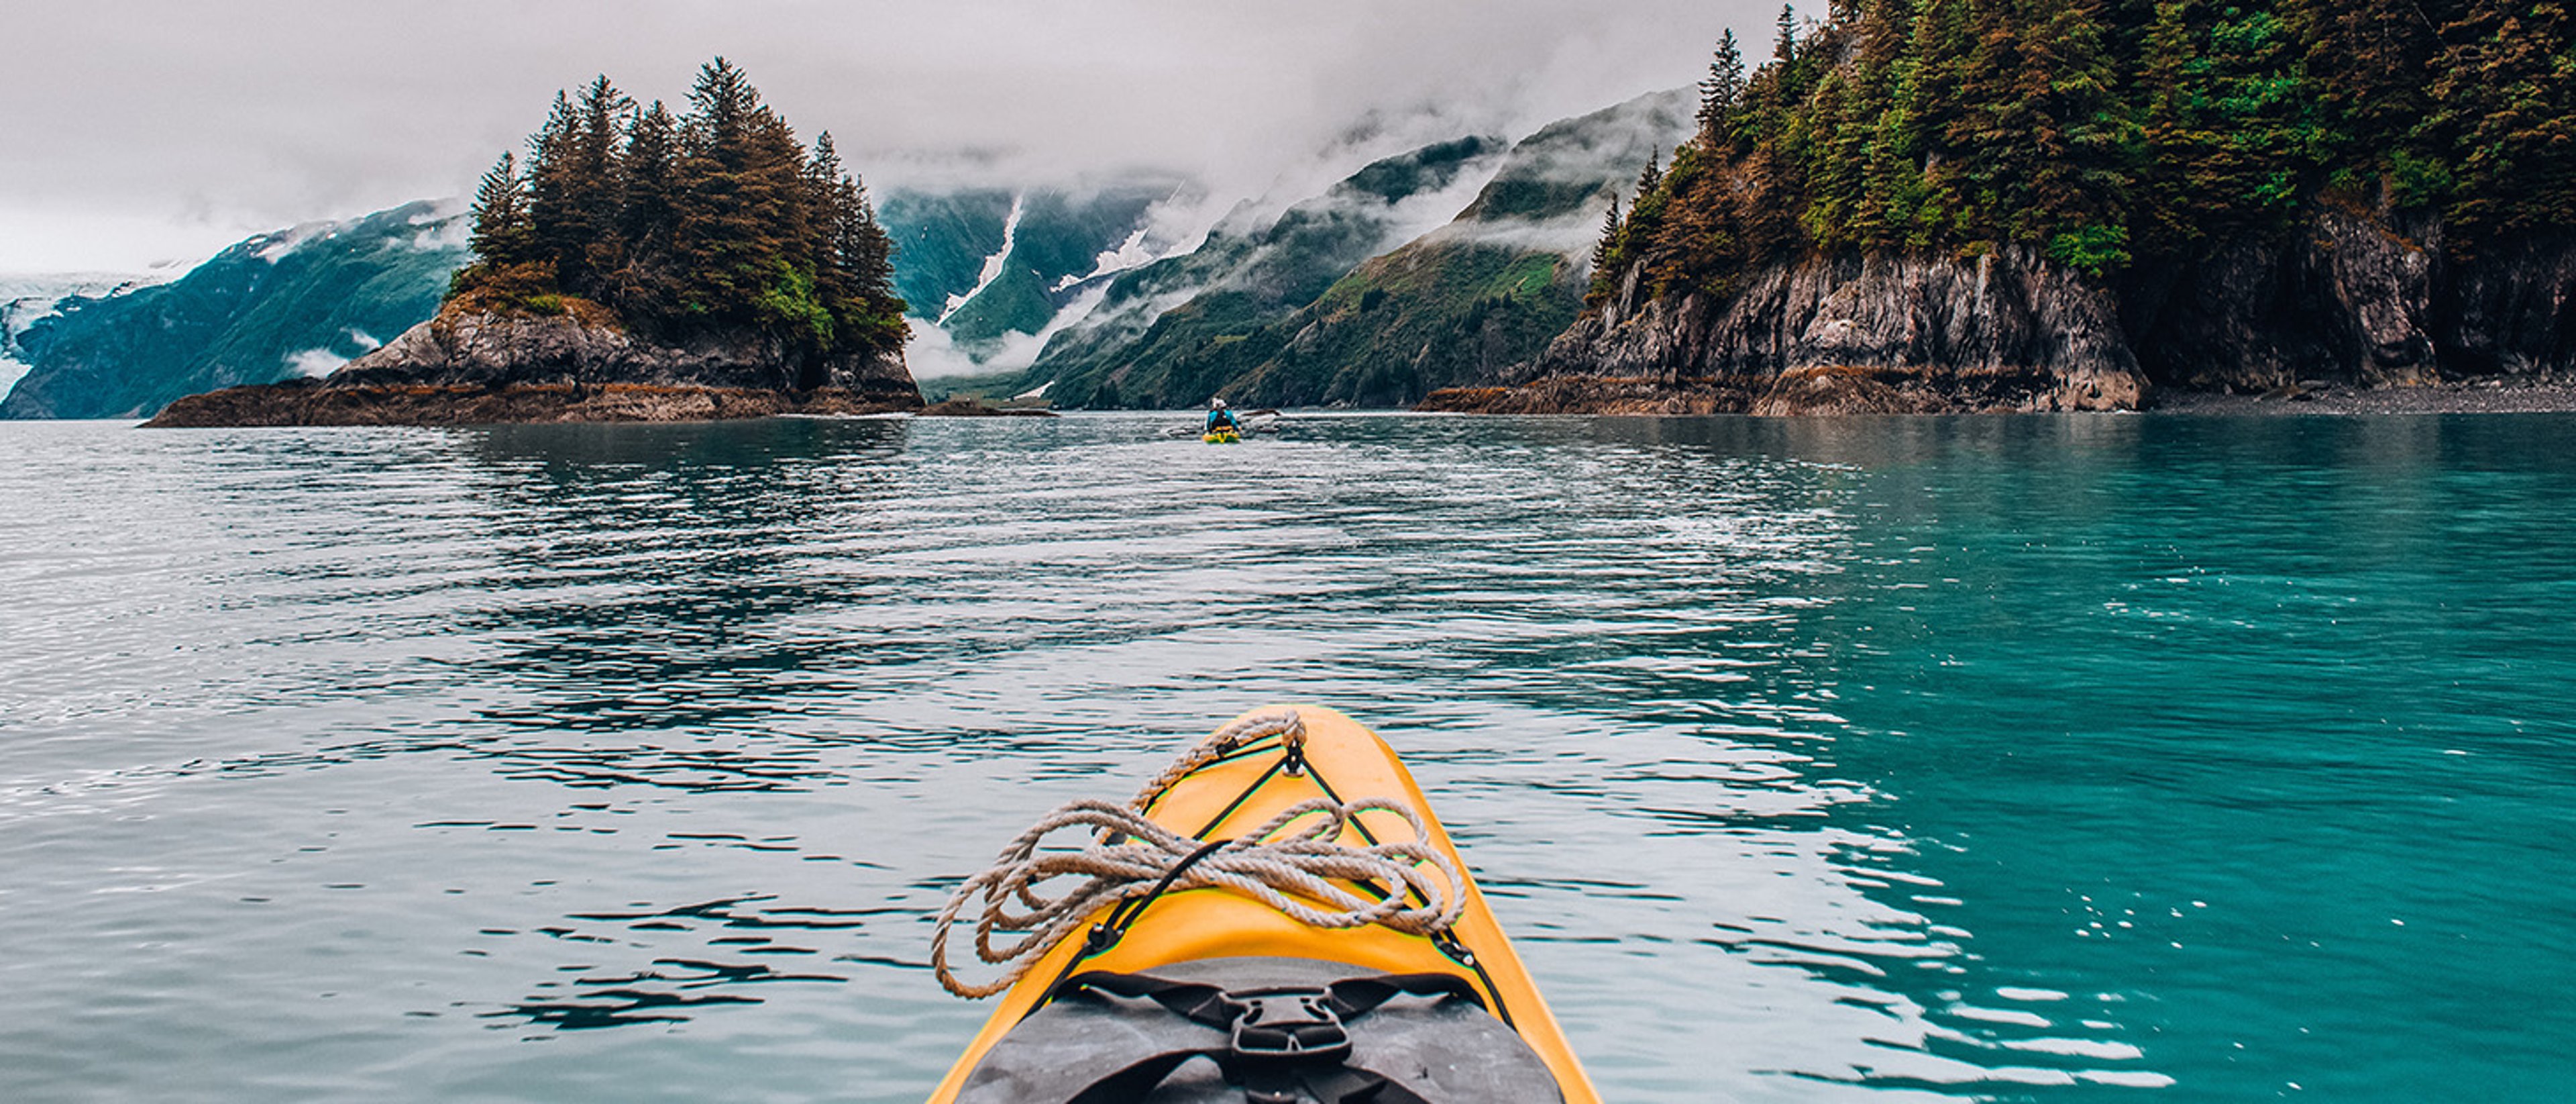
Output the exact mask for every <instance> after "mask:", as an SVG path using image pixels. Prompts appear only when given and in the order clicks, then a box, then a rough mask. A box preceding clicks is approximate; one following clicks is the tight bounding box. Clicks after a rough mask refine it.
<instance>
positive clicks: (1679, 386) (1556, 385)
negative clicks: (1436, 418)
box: [1414, 376, 2576, 417]
mask: <svg viewBox="0 0 2576 1104" xmlns="http://www.w3.org/2000/svg"><path fill="white" fill-rule="evenodd" d="M1910 383H1911V381H1908V380H1906V379H1904V378H1902V377H1901V376H1900V377H1898V378H1896V379H1895V380H1893V381H1890V380H1882V379H1863V380H1860V381H1859V382H1857V383H1855V382H1852V381H1836V382H1835V383H1834V384H1833V387H1834V388H1835V389H1836V390H1838V391H1840V392H1842V393H1846V394H1862V395H1864V396H1867V397H1869V398H1871V400H1872V401H1871V402H1870V403H1869V404H1868V406H1867V408H1865V409H1833V408H1826V409H1818V408H1816V407H1815V406H1813V405H1801V403H1802V402H1803V401H1804V400H1801V401H1800V402H1790V403H1774V402H1771V401H1770V400H1769V396H1768V395H1767V393H1763V394H1757V393H1755V392H1754V391H1752V390H1751V389H1749V388H1746V387H1743V386H1742V385H1741V383H1740V382H1739V381H1737V380H1733V379H1726V378H1717V379H1705V378H1704V379H1680V380H1661V379H1649V378H1642V377H1627V378H1609V377H1600V376H1548V377H1543V378H1540V379H1536V380H1532V381H1530V382H1528V383H1525V384H1520V385H1517V386H1512V387H1453V388H1448V389H1445V390H1441V391H1435V392H1432V393H1431V395H1430V396H1428V397H1426V398H1425V399H1423V401H1422V403H1421V404H1420V405H1418V406H1416V407H1414V409H1415V410H1418V411H1424V412H1430V413H1454V414H1579V415H1606V416H1630V417H1695V416H1706V415H1719V414H1738V415H1751V416H1755V417H1801V416H1813V417H1827V416H1834V415H1841V414H1994V413H2025V412H2026V411H2022V410H2020V409H2018V408H2013V407H2003V406H1997V407H1990V408H1983V409H1980V408H1973V407H1963V406H1960V405H1956V404H1953V403H1950V402H1948V401H1947V399H1948V397H1949V396H1947V395H1946V394H1927V393H1925V392H1923V391H1920V390H1915V391H1909V390H1908V387H1909V385H1910ZM1776 386H1782V387H1795V386H1800V381H1799V379H1798V378H1797V377H1788V378H1784V379H1783V380H1781V381H1780V382H1779V384H1777V385H1776ZM1878 389H1884V390H1883V391H1881V390H1878ZM2140 412H2143V413H2149V414H2180V415H2192V416H2211V417H2301V416H2325V417H2334V416H2364V415H2395V414H2565V413H2576V377H2528V378H2526V377H2512V376H2502V377H2498V376H2489V377H2481V378H2475V379H2466V380H2445V381H2440V382H2434V383H2423V384H2390V385H2384V386H2377V387H2356V386H2350V385H2345V384H2336V383H2331V382H2328V381H2322V380H2309V381H2307V382H2306V383H2305V384H2294V385H2291V386H2287V387H2283V388H2279V389H2276V390H2273V391H2268V392H2264V393H2262V394H2254V395H2240V394H2234V393H2230V392H2225V391H2184V390H2178V389H2172V388H2168V389H2164V390H2160V391H2157V392H2155V393H2154V396H2153V399H2152V401H2150V402H2148V403H2147V404H2145V405H2144V406H2143V407H2142V408H2141V409H2140Z"/></svg>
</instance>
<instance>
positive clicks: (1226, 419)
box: [1203, 410, 1243, 433]
mask: <svg viewBox="0 0 2576 1104" xmlns="http://www.w3.org/2000/svg"><path fill="white" fill-rule="evenodd" d="M1219 429H1231V430H1233V431H1235V432H1237V433H1241V432H1243V423H1242V422H1240V421H1237V420H1235V417H1234V411H1232V410H1211V411H1208V417H1207V429H1206V430H1204V431H1203V432H1207V433H1214V432H1216V431H1217V430H1219Z"/></svg>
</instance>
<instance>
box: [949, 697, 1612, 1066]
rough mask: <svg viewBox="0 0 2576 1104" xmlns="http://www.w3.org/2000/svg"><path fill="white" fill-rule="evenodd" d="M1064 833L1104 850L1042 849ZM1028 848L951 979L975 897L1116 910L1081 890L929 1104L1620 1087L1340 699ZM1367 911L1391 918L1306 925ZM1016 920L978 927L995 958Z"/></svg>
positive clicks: (1007, 907)
mask: <svg viewBox="0 0 2576 1104" xmlns="http://www.w3.org/2000/svg"><path fill="white" fill-rule="evenodd" d="M1229 740H1230V741H1231V742H1230V743H1229V742H1228V741H1229ZM1301 810H1302V811H1301ZM1120 817H1129V818H1132V819H1131V820H1128V821H1121V820H1119V819H1118V818H1120ZM1416 822H1418V823H1419V825H1420V829H1421V834H1420V836H1419V837H1417V836H1416V834H1415V831H1416V829H1415V825H1416ZM1053 824H1070V825H1074V826H1075V830H1077V831H1079V832H1080V833H1081V834H1082V835H1083V836H1084V837H1085V839H1086V842H1088V843H1090V844H1091V847H1090V849H1089V850H1088V851H1078V852H1067V851H1064V850H1061V849H1047V848H1044V847H1041V846H1039V845H1038V844H1037V843H1036V842H1035V841H1036V840H1037V839H1038V838H1040V837H1041V836H1042V835H1043V830H1044V829H1047V828H1048V826H1049V825H1053ZM1120 824H1125V825H1126V826H1127V829H1126V830H1124V831H1115V830H1111V826H1116V825H1120ZM1283 825H1285V826H1284V827H1283ZM1265 828H1267V829H1268V831H1267V832H1265V831H1264V829H1265ZM1265 844H1266V846H1264V845H1265ZM1014 848H1015V849H1016V850H1006V851H1005V852H1004V855H1003V859H1004V862H1002V863H1000V864H997V867H996V870H995V871H994V872H988V873H987V875H984V876H979V878H978V880H976V881H970V882H969V883H968V884H967V886H966V888H965V889H964V890H961V891H960V894H959V896H958V898H957V900H955V901H952V903H951V904H950V906H949V911H948V912H947V913H944V914H943V916H942V918H941V931H940V936H939V938H940V940H941V942H939V943H936V944H934V955H933V958H934V961H935V962H936V963H937V964H938V965H939V967H940V970H941V976H942V979H943V980H944V981H948V982H950V983H951V986H952V988H957V989H960V990H961V991H973V987H974V983H972V982H969V981H966V980H965V979H963V978H961V977H956V976H953V975H952V973H951V967H950V966H949V964H948V962H947V960H946V958H945V956H946V955H947V954H948V953H949V952H948V950H947V947H946V941H947V940H948V939H950V938H951V936H950V933H949V927H950V923H951V921H952V920H953V919H957V918H959V916H960V915H961V906H962V905H973V904H976V903H977V902H978V901H980V902H981V904H982V906H983V907H984V908H985V909H986V910H987V912H988V913H990V914H992V915H995V916H1003V917H1009V918H1016V919H1018V920H1021V921H1027V922H1030V923H1031V924H1035V923H1036V922H1035V921H1033V920H1032V919H1031V917H1032V915H1033V914H1032V913H1031V911H1030V910H1031V908H1032V907H1033V906H1037V905H1042V904H1045V903H1046V902H1047V900H1048V898H1047V897H1046V894H1044V893H1043V892H1030V893H1024V892H1023V891H1022V889H1021V887H1022V886H1023V885H1028V884H1031V883H1028V882H1026V881H1024V880H1020V881H1015V880H1014V879H1015V878H1017V879H1027V878H1029V877H1032V876H1034V875H1035V874H1049V875H1051V876H1055V877H1061V878H1066V879H1069V880H1072V881H1076V882H1083V885H1084V889H1085V890H1090V891H1096V892H1100V893H1109V894H1113V895H1115V899H1114V900H1110V899H1109V898H1106V897H1086V896H1082V895H1081V894H1079V893H1077V894H1070V895H1068V896H1067V898H1065V900H1066V901H1068V902H1071V903H1074V904H1076V905H1077V906H1078V907H1077V909H1076V910H1074V911H1068V912H1065V913H1064V914H1063V916H1062V917H1061V919H1060V920H1058V921H1056V922H1055V924H1054V926H1055V928H1056V929H1057V930H1058V931H1059V934H1062V933H1065V932H1070V933H1071V934H1070V936H1069V937H1065V938H1063V939H1062V941H1061V942H1059V943H1056V944H1055V945H1053V946H1052V947H1051V948H1047V949H1044V950H1042V951H1039V949H1038V947H1037V946H1036V945H1034V944H1033V945H1030V946H1024V947H1022V948H1021V950H1023V951H1026V952H1037V953H1034V955H1033V957H1025V958H1023V959H1022V960H1021V961H1019V962H1018V963H1016V964H1015V965H1013V966H1012V967H1011V968H1014V969H1024V970H1025V973H1024V974H1022V975H1020V976H1019V977H1018V980H1017V981H1016V982H1015V983H1012V984H1010V985H1008V987H1007V988H1006V989H1003V990H1002V991H1001V992H1000V994H999V995H1000V997H1001V1003H1000V1005H999V1006H998V1007H996V1008H995V1009H994V1010H993V1015H992V1017H991V1018H990V1019H989V1020H987V1021H986V1022H985V1025H984V1028H983V1031H982V1032H981V1033H980V1034H978V1035H976V1037H975V1039H974V1041H973V1042H971V1043H969V1044H968V1045H967V1047H966V1050H965V1053H964V1054H963V1055H961V1056H960V1057H959V1058H958V1060H957V1063H956V1066H955V1067H954V1068H952V1069H951V1070H950V1071H949V1073H948V1076H947V1078H946V1079H945V1080H943V1081H942V1082H940V1085H939V1089H938V1091H937V1092H935V1093H933V1094H932V1095H931V1098H930V1099H931V1102H932V1104H952V1102H956V1104H1002V1102H1005V1101H1008V1102H1014V1104H1030V1102H1040V1101H1043V1102H1050V1104H1076V1102H1080V1104H1091V1102H1102V1104H1106V1102H1108V1101H1113V1100H1116V1101H1129V1100H1144V1099H1145V1098H1146V1097H1147V1096H1148V1095H1151V1097H1152V1099H1154V1100H1156V1101H1166V1100H1171V1101H1202V1100H1204V1101H1246V1100H1251V1101H1307V1100H1316V1101H1340V1100H1346V1099H1347V1100H1368V1101H1375V1102H1378V1104H1407V1102H1423V1104H1448V1102H1451V1101H1457V1102H1462V1104H1463V1102H1467V1101H1554V1100H1563V1101H1566V1102H1568V1104H1596V1102H1597V1101H1598V1100H1599V1099H1600V1098H1599V1095H1598V1094H1597V1093H1595V1092H1594V1091H1593V1088H1592V1085H1591V1083H1590V1081H1588V1080H1587V1079H1586V1078H1585V1076H1584V1073H1583V1069H1582V1067H1581V1065H1580V1064H1579V1063H1578V1062H1577V1061H1576V1060H1575V1056H1574V1052H1573V1050H1572V1048H1571V1047H1569V1046H1568V1045H1567V1043H1566V1040H1565V1036H1564V1034H1563V1032H1562V1031H1560V1030H1559V1029H1558V1027H1557V1024H1556V1020H1555V1017H1554V1016H1552V1015H1551V1014H1550V1013H1549V1012H1548V1008H1547V1004H1546V1002H1545V1001H1544V1000H1542V999H1541V998H1540V996H1539V992H1538V988H1537V986H1536V985H1535V984H1534V983H1533V982H1532V980H1531V978H1530V976H1529V972H1528V971H1527V970H1526V969H1525V968H1524V967H1523V966H1522V964H1521V961H1520V956H1519V955H1518V954H1516V953H1515V952H1514V951H1513V949H1512V945H1511V941H1510V940H1509V939H1508V938H1506V937H1505V936H1504V934H1503V929H1502V927H1501V926H1500V925H1499V924H1497V923H1496V922H1495V919H1494V916H1493V914H1492V912H1491V911H1489V910H1488V909H1487V908H1486V904H1485V900H1484V896H1483V894H1482V893H1481V892H1479V891H1478V890H1477V888H1476V884H1475V881H1474V879H1473V878H1472V877H1470V876H1469V875H1468V874H1467V872H1466V864H1465V862H1464V861H1463V860H1462V859H1461V858H1460V856H1459V854H1458V851H1457V848H1456V846H1455V845H1453V844H1452V843H1451V842H1450V840H1449V836H1448V833H1447V832H1446V831H1445V830H1443V829H1442V828H1441V826H1440V822H1439V821H1438V820H1437V819H1436V818H1434V817H1433V816H1432V815H1431V810H1430V802H1429V801H1428V799H1427V798H1425V797H1424V795H1423V793H1422V790H1421V788H1420V787H1419V786H1418V785H1416V784H1415V782H1414V780H1413V776H1412V775H1411V773H1409V772H1408V771H1406V770H1405V768H1404V764H1403V763H1402V762H1401V761H1399V760H1398V759H1397V757H1396V754H1395V752H1394V750H1393V749H1392V748H1390V747H1388V746H1387V744H1386V742H1385V741H1384V740H1381V739H1380V738H1378V736H1377V734H1376V733H1374V732H1371V731H1369V730H1368V729H1367V728H1366V727H1363V726H1362V725H1360V724H1359V723H1358V722H1357V721H1354V720H1352V719H1351V718H1349V717H1346V716H1344V715H1342V714H1340V713H1338V712H1335V711H1333V710H1330V709H1324V708H1319V707H1314V706H1300V707H1296V708H1294V709H1287V708H1281V709H1275V710H1267V711H1256V712H1253V713H1248V714H1245V715H1244V716H1243V717H1241V718H1238V719H1237V720H1236V721H1235V722H1234V723H1232V724H1230V725H1228V726H1226V727H1225V728H1222V729H1219V730H1218V735H1217V737H1213V738H1211V741H1210V743H1208V744H1202V745H1201V746H1200V748H1199V749H1198V750H1197V751H1195V752H1193V753H1192V755H1190V756H1185V757H1184V760H1183V761H1182V762H1181V763H1179V764H1176V765H1175V767H1174V769H1173V770H1172V771H1169V772H1166V776H1165V777H1164V778H1162V779H1158V780H1157V784H1156V785H1155V786H1152V787H1149V788H1148V792H1147V793H1146V794H1144V795H1140V796H1139V798H1138V800H1137V802H1135V803H1132V804H1131V805H1130V806H1128V807H1126V808H1121V807H1118V806H1115V805H1112V804H1109V803H1099V802H1094V803H1080V804H1078V805H1075V806H1068V807H1067V808H1066V809H1065V810H1060V811H1059V814H1058V816H1057V817H1055V818H1051V819H1050V820H1049V821H1047V822H1042V823H1041V826H1040V828H1039V829H1032V832H1031V833H1030V834H1029V835H1024V836H1023V837H1022V838H1021V840H1020V841H1018V842H1017V843H1015V844H1014ZM1174 855H1179V856H1182V857H1180V858H1178V859H1177V860H1174V859H1171V858H1170V857H1171V856H1174ZM1014 863H1016V864H1017V865H1014ZM1366 863H1376V864H1378V865H1377V866H1376V867H1375V868H1373V869H1374V870H1375V871H1376V872H1364V871H1363V866H1364V865H1365V864H1366ZM1354 864H1359V865H1354ZM1285 867H1295V868H1297V869H1293V870H1285V869H1283V868H1285ZM1005 871H1011V872H1014V873H1010V874H1004V872H1005ZM1158 874H1159V877H1157V875H1158ZM997 875H1000V876H997ZM1301 878H1320V880H1314V881H1306V882H1301V881H1300V880H1299V879H1301ZM1084 879H1089V880H1088V881H1084ZM1145 883H1153V884H1145ZM1038 884H1043V879H1040V880H1039V883H1038ZM1102 887H1107V888H1106V889H1103V888H1102ZM1281 887H1287V888H1284V889H1283V888H1281ZM1394 887H1400V888H1398V889H1397V892H1396V893H1391V892H1390V888H1394ZM1399 893H1400V896H1399V895H1398V894H1399ZM1453 893H1454V894H1455V896H1452V894H1453ZM1262 896H1267V897H1269V898H1270V899H1269V900H1266V901H1265V900H1262V899H1256V898H1257V897H1262ZM1094 900H1099V901H1102V902H1103V903H1102V905H1101V907H1099V908H1097V909H1096V910H1092V909H1090V908H1089V905H1088V902H1091V901H1094ZM1399 907H1401V909H1402V911H1401V912H1400V913H1399V914H1389V913H1390V912H1391V910H1397V909H1398V908H1399ZM996 909H998V910H999V911H994V910H996ZM1286 910H1296V911H1300V912H1304V913H1307V914H1308V916H1307V918H1306V919H1300V918H1298V917H1295V916H1291V915H1289V912H1288V911H1286ZM1336 910H1341V911H1338V912H1337V911H1336ZM1353 912H1366V913H1372V914H1379V915H1376V916H1375V919H1373V920H1372V919H1363V920H1361V921H1358V922H1356V924H1355V926H1344V927H1321V926H1316V924H1315V923H1311V922H1309V921H1312V920H1320V921H1322V922H1325V923H1332V924H1353V923H1354V920H1353V917H1352V916H1351V915H1349V913H1353ZM989 923H991V922H990V921H988V924H989ZM1008 926H1009V925H1008V922H1007V921H1006V922H1004V923H1003V924H1002V925H1001V927H997V928H992V929H990V930H986V929H979V930H978V931H977V933H976V944H977V946H978V947H979V948H982V949H983V950H984V953H983V957H984V958H985V960H986V961H988V962H1006V961H1009V959H1008V955H1007V952H1008V951H1009V950H1010V949H1011V947H1010V941H1009V939H1007V938H1004V937H1003V936H1002V935H1001V934H1000V932H1001V931H1002V930H1005V929H1007V928H1008ZM1006 976H1007V975H1006ZM994 984H996V985H998V984H999V983H998V982H996V983H994Z"/></svg>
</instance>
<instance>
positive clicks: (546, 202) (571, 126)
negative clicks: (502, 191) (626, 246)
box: [527, 92, 590, 285]
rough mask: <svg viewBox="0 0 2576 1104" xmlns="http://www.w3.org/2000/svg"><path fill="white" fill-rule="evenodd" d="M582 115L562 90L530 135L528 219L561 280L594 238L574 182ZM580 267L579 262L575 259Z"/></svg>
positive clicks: (540, 251) (539, 247)
mask: <svg viewBox="0 0 2576 1104" xmlns="http://www.w3.org/2000/svg"><path fill="white" fill-rule="evenodd" d="M580 126H581V123H580V114H579V112H578V111H576V110H575V109H574V107H573V105H572V97H571V96H570V95H568V94H565V93H561V92H558V93H556V94H555V102H554V106H553V107H552V108H551V109H549V110H548V111H547V112H546V122H545V125H544V126H542V127H539V128H538V129H537V132H536V133H535V134H533V135H530V136H529V137H528V168H527V179H528V224H529V231H530V233H531V234H532V235H533V236H534V239H535V243H536V249H537V252H538V254H539V255H540V256H542V257H543V258H544V259H545V261H546V262H547V264H548V265H550V266H552V267H553V269H554V273H553V276H554V279H555V281H556V282H557V284H558V285H560V284H561V282H562V279H563V272H564V268H565V262H566V261H568V260H573V259H574V258H577V257H578V256H579V254H580V252H581V250H582V248H583V246H584V245H585V244H586V243H588V241H589V240H590V229H589V227H588V225H587V222H586V221H585V218H584V212H583V211H582V210H581V209H580V208H579V207H578V205H577V202H576V201H577V199H578V197H579V193H580V190H581V189H580V187H579V186H578V185H577V184H575V183H574V181H573V161H574V157H575V155H574V152H573V144H574V142H575V135H576V134H577V133H578V132H579V130H580ZM574 265H575V267H578V261H575V262H574Z"/></svg>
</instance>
